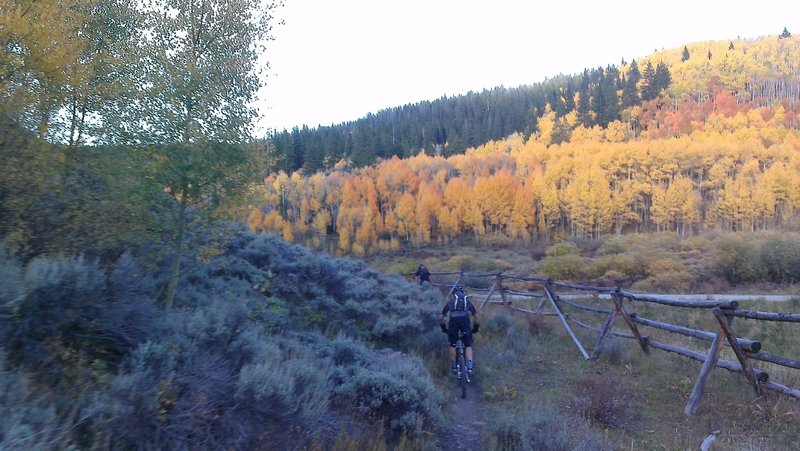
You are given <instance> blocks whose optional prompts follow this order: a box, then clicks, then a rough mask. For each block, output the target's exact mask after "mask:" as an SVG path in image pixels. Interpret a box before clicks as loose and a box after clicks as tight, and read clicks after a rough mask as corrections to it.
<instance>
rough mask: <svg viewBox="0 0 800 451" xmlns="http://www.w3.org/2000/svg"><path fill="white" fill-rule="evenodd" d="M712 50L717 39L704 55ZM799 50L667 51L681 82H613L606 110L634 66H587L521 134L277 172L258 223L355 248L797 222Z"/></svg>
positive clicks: (749, 44)
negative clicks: (462, 149) (459, 150)
mask: <svg viewBox="0 0 800 451" xmlns="http://www.w3.org/2000/svg"><path fill="white" fill-rule="evenodd" d="M701 48H702V49H711V50H709V51H708V52H707V53H705V54H703V55H699V53H700V52H699V50H698V49H701ZM798 52H800V40H798V39H797V38H794V37H784V38H778V37H768V38H763V39H760V40H757V41H731V42H728V43H726V44H725V46H721V44H718V43H706V44H694V45H691V46H686V48H685V49H682V50H681V49H676V50H673V51H664V52H660V53H658V54H656V55H654V56H653V58H659V59H661V60H663V61H668V62H669V63H663V64H662V63H659V65H658V67H664V68H665V69H663V70H662V71H663V73H665V74H666V73H674V74H675V80H674V81H672V82H671V83H670V84H669V86H667V87H665V88H661V92H660V93H656V92H651V93H650V94H648V93H647V92H648V91H647V90H648V87H649V86H650V84H649V83H648V82H646V80H647V79H648V78H647V77H646V76H645V77H644V78H642V80H643V81H640V82H639V83H638V84H636V90H633V87H632V86H631V87H630V88H629V89H626V87H625V86H626V85H625V84H624V83H623V84H622V85H621V86H618V85H615V87H614V88H613V89H612V87H611V86H610V85H609V87H608V88H607V91H606V92H608V93H609V94H608V96H606V97H605V98H610V99H612V102H611V103H610V104H609V103H606V104H605V105H606V107H604V108H600V105H601V104H602V102H600V101H598V100H596V98H597V97H596V96H598V95H600V93H602V92H603V89H600V88H602V86H603V83H611V81H613V82H614V83H618V82H620V81H621V80H630V79H631V78H633V77H632V75H631V73H632V72H633V68H634V67H635V65H634V63H633V62H631V64H630V65H628V66H626V67H625V69H626V70H625V71H618V70H617V69H615V68H613V67H609V68H608V69H606V70H603V71H599V73H602V74H604V76H601V77H599V78H597V79H596V82H591V81H590V80H591V75H590V74H589V73H585V74H584V75H583V76H582V77H578V79H580V80H583V81H582V82H581V84H583V85H584V86H585V87H586V88H580V87H579V88H578V93H577V95H575V99H576V101H575V103H574V109H569V105H567V104H566V103H563V102H562V103H559V102H555V104H554V105H551V103H549V102H548V103H546V104H545V105H544V108H543V111H542V112H543V115H542V116H540V117H537V118H536V128H535V132H533V133H532V134H530V136H527V135H526V133H524V132H523V133H514V134H512V135H510V136H508V137H506V138H503V139H498V140H493V141H490V142H488V143H486V144H482V145H479V146H475V147H474V148H471V149H470V150H468V151H467V152H466V153H463V154H449V155H439V154H438V151H437V147H436V146H433V147H432V148H424V149H422V150H418V149H417V150H414V152H413V153H414V155H412V156H408V157H406V158H402V159H401V158H399V157H397V156H394V157H391V158H387V159H384V160H382V161H380V162H378V163H376V164H375V165H373V166H366V167H358V165H357V164H355V162H352V161H340V162H339V163H338V164H337V165H336V166H335V167H334V168H332V169H330V170H326V171H320V172H317V173H309V172H307V171H305V170H302V171H296V172H292V173H288V172H284V171H279V172H278V173H274V174H272V175H271V176H269V177H268V178H267V179H266V182H265V184H264V187H263V188H264V192H263V193H262V195H263V198H262V199H261V200H260V202H259V203H260V205H261V206H260V207H258V208H256V209H253V210H252V211H251V213H250V215H249V218H248V224H249V225H250V227H251V228H252V229H254V230H259V231H277V232H279V233H281V234H282V235H283V237H284V238H286V239H287V240H291V241H297V242H303V243H306V244H309V245H313V246H317V247H322V248H324V249H326V250H328V251H331V252H341V253H345V254H348V253H351V252H352V253H355V254H356V255H364V254H368V253H371V252H375V251H378V250H385V249H397V248H399V247H400V246H401V245H403V244H405V243H408V244H413V245H421V244H426V243H431V242H444V243H446V242H448V241H450V240H453V239H456V238H459V237H471V238H477V239H478V240H497V239H499V240H501V241H512V240H526V241H530V240H534V241H536V240H550V239H552V238H566V237H576V238H596V237H600V236H603V235H607V234H612V233H616V234H619V233H624V232H627V231H637V232H646V231H662V230H670V231H675V232H677V233H679V234H681V235H683V236H687V235H691V234H693V233H698V232H701V231H703V230H709V229H713V230H723V231H739V230H747V231H753V230H785V229H793V228H794V227H795V225H794V224H796V223H797V222H796V219H797V218H796V216H795V215H796V213H795V212H796V211H797V208H798V207H800V179H798V178H797V174H798V173H800V132H799V131H798V128H799V127H800V121H798V113H800V67H796V66H795V65H796V61H798V59H797V56H798ZM715 53H716V54H717V57H716V59H715V57H714V54H715ZM693 55H694V56H693ZM709 55H711V57H710V58H709ZM701 57H702V58H701ZM673 59H675V61H673ZM681 60H683V61H681ZM734 62H736V63H734ZM647 67H650V66H649V65H648V66H647ZM767 68H769V69H767ZM667 69H668V70H667ZM645 72H646V73H649V72H650V70H647V69H646V70H645ZM596 73H598V72H596ZM653 73H654V74H657V73H658V70H657V69H656V70H653ZM608 76H611V79H609V78H607V77H608ZM604 77H606V78H604ZM618 77H619V78H618ZM626 77H627V78H626ZM604 80H605V81H604ZM609 80H611V81H609ZM598 87H599V88H598ZM537 89H538V88H537ZM587 89H588V92H589V93H590V95H589V96H588V97H585V96H582V95H581V94H580V92H581V91H586V90H587ZM497 92H505V93H508V92H510V91H505V90H498V91H497ZM564 92H567V91H566V90H565V91H564ZM626 92H627V93H629V94H626ZM584 98H589V99H590V100H589V101H588V102H585V101H583V100H581V99H584ZM631 98H635V99H637V100H636V101H635V102H634V101H631V103H630V104H629V105H628V106H626V103H625V102H626V99H631ZM648 98H650V99H649V100H648ZM561 99H562V100H563V99H564V97H563V96H562V97H561ZM455 101H457V100H454V102H455ZM461 101H464V99H461ZM608 105H612V106H613V108H608ZM606 113H607V114H606ZM528 131H529V132H530V131H531V130H528ZM375 149H384V150H385V149H386V148H382V147H380V146H377V147H375ZM387 155H388V154H387Z"/></svg>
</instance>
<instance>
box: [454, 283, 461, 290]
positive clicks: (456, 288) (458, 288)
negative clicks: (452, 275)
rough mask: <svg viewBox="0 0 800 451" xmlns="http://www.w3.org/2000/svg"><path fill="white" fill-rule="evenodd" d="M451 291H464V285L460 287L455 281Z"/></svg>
mask: <svg viewBox="0 0 800 451" xmlns="http://www.w3.org/2000/svg"><path fill="white" fill-rule="evenodd" d="M453 291H464V287H462V286H461V284H460V283H457V284H456V286H455V287H453Z"/></svg>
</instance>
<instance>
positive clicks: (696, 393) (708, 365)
mask: <svg viewBox="0 0 800 451" xmlns="http://www.w3.org/2000/svg"><path fill="white" fill-rule="evenodd" d="M725 322H726V323H727V324H728V325H730V324H731V322H733V317H732V316H730V315H725ZM723 336H724V332H723V330H722V329H720V331H719V332H718V333H717V336H716V337H714V341H712V342H711V347H710V348H709V349H708V355H706V359H705V360H704V361H703V367H702V368H701V369H700V374H699V375H698V376H697V381H695V383H694V388H692V394H691V395H689V402H687V403H686V407H685V408H684V409H683V413H684V415H687V416H688V415H694V414H696V413H697V409H698V408H699V407H700V398H702V397H703V392H705V390H706V383H707V382H708V377H709V376H710V375H711V370H713V369H714V367H715V366H717V360H719V353H720V351H721V350H722V340H723Z"/></svg>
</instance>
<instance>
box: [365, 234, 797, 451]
mask: <svg viewBox="0 0 800 451" xmlns="http://www.w3.org/2000/svg"><path fill="white" fill-rule="evenodd" d="M794 239H795V236H793V235H786V234H784V235H776V234H741V235H719V236H704V237H696V238H691V239H688V240H678V239H677V238H676V237H675V236H674V235H670V234H657V235H641V236H623V237H614V238H611V239H608V240H604V241H602V242H580V243H558V244H556V245H552V246H549V247H544V246H527V247H526V246H511V245H505V244H502V243H500V244H495V245H492V246H483V247H482V246H474V245H469V244H464V245H458V246H456V245H448V246H441V247H428V248H424V249H420V250H417V251H409V252H406V253H404V254H394V255H388V254H387V255H383V256H379V257H376V258H373V259H372V260H371V261H370V263H371V265H372V266H374V267H378V268H379V269H381V270H382V271H385V272H412V271H413V270H414V269H415V268H416V266H417V265H418V264H419V263H424V264H426V265H427V266H428V268H429V269H430V270H431V271H434V272H436V271H464V272H467V273H469V272H472V273H480V272H489V271H502V272H504V273H508V274H516V275H540V276H549V277H553V278H554V279H556V280H569V281H573V282H582V283H591V284H594V285H601V286H614V285H619V286H621V287H622V288H623V289H625V290H629V291H635V292H652V293H670V292H671V293H689V292H691V293H723V292H725V293H781V294H789V295H793V294H796V293H797V287H796V286H795V285H794V284H793V283H779V282H778V281H777V279H772V278H771V276H769V275H768V274H774V273H776V269H775V268H774V267H769V261H770V259H772V260H773V261H774V260H775V259H776V258H777V257H776V256H774V255H768V254H769V251H774V250H775V249H776V246H777V244H778V243H782V244H783V246H782V247H781V249H783V252H782V254H781V256H780V257H781V258H785V259H791V258H793V257H792V255H793V254H792V249H793V245H792V244H791V243H792V240H794ZM731 249H733V251H732V250H731ZM743 249H744V250H743ZM745 251H746V252H750V254H749V255H746V254H745ZM735 252H738V254H735V255H733V254H734V253H735ZM575 261H577V262H578V263H579V265H576V266H578V267H579V270H578V272H572V273H570V271H572V269H571V268H572V265H573V264H574V263H575ZM737 265H744V266H743V267H737ZM747 271H751V272H754V273H759V274H762V275H761V276H760V280H753V281H750V279H748V278H747V277H750V276H748V272H747ZM568 275H572V276H571V277H567V276H568ZM559 276H562V277H559ZM784 277H786V280H790V278H791V274H790V273H785V275H784ZM438 279H439V280H438V281H439V282H445V279H446V278H445V277H441V276H440V277H438ZM487 280H488V279H474V280H473V279H468V280H467V284H468V286H486V284H487V283H489V282H487ZM436 281H437V276H434V282H436ZM506 285H512V284H510V283H506ZM668 288H671V289H668ZM513 289H515V290H519V291H534V292H541V291H540V290H535V285H534V284H531V283H527V284H525V283H520V284H518V285H517V286H513ZM431 290H435V289H433V288H431ZM468 291H469V290H468ZM557 291H558V290H557ZM559 292H560V291H559ZM471 294H472V295H473V296H474V297H475V298H478V299H482V297H483V296H485V292H483V293H482V292H479V291H473V293H471ZM754 298H755V296H754ZM625 302H626V308H628V309H629V311H631V312H636V313H637V314H638V315H640V316H642V317H646V318H649V319H654V320H658V321H662V322H668V323H672V324H676V325H681V326H686V327H692V328H696V329H702V330H708V331H716V330H718V327H719V326H718V324H717V323H716V320H715V319H714V317H713V315H712V314H711V312H710V311H707V310H699V309H681V308H674V307H667V306H662V305H657V304H650V303H643V302H631V301H625ZM538 303H539V299H530V300H514V305H515V306H518V307H523V308H528V309H533V308H535V307H536V306H537V305H538ZM580 303H581V304H584V305H593V306H596V307H603V308H611V303H610V301H609V300H606V299H602V298H600V299H591V298H587V299H586V300H585V301H580ZM740 308H742V309H748V310H759V311H771V312H784V313H797V312H800V296H799V297H798V298H797V299H792V300H789V301H787V302H768V301H764V300H758V299H753V300H750V301H742V302H740ZM432 309H434V310H435V308H432ZM565 309H566V310H567V313H568V314H569V315H570V317H572V318H575V319H578V320H579V321H581V322H584V323H588V324H591V325H593V326H595V327H601V326H602V324H603V321H604V320H605V315H598V314H596V313H591V312H584V311H579V310H576V309H574V308H571V307H569V306H566V307H565ZM545 310H546V311H552V309H551V308H550V307H549V305H548V306H547V308H546V309H545ZM483 314H484V319H483V326H482V329H481V332H480V333H479V334H478V335H477V338H476V351H475V356H476V357H475V359H476V364H477V366H478V368H479V373H478V378H477V381H476V390H477V392H478V394H477V397H478V401H477V403H478V405H479V414H478V416H479V417H480V421H479V422H480V423H481V424H483V426H482V427H483V430H482V435H481V437H482V438H481V446H482V447H485V448H491V449H669V450H673V449H698V448H699V446H700V444H701V442H702V441H703V440H704V439H705V438H706V437H708V436H709V435H711V434H714V435H715V436H716V442H715V445H714V448H716V449H737V450H738V449H742V450H751V449H771V450H772V449H778V450H780V449H794V448H795V444H796V443H797V441H798V440H800V422H798V421H797V420H798V415H800V406H798V404H797V401H796V400H794V399H791V398H789V397H786V396H784V395H780V394H777V393H775V392H771V391H765V393H764V395H763V396H762V397H756V395H755V393H754V391H753V390H752V388H751V387H750V385H749V384H748V382H747V381H746V379H745V378H744V377H743V376H741V375H738V374H732V373H729V372H728V371H726V370H723V369H719V368H718V369H715V370H714V371H713V372H712V375H711V377H710V379H709V382H708V385H707V387H706V391H705V394H704V395H703V397H702V400H701V403H700V411H699V413H698V414H697V415H695V416H692V417H689V416H686V415H684V413H683V411H684V407H685V406H686V403H687V400H688V398H689V395H690V394H691V391H692V388H693V386H694V383H695V380H696V379H697V376H698V374H699V372H700V367H701V362H698V361H695V360H692V359H689V358H686V357H682V356H678V355H676V354H671V353H667V352H664V351H660V350H657V349H651V351H650V353H649V354H645V353H644V352H643V351H642V350H641V349H640V348H639V346H638V344H637V343H635V342H634V341H633V340H628V339H623V338H617V337H609V338H607V339H606V342H605V345H604V349H603V353H602V355H601V357H600V359H599V360H598V361H586V360H584V359H583V357H582V356H581V354H580V352H579V350H578V349H577V347H576V346H575V344H574V343H573V342H572V340H571V339H570V338H569V336H568V334H567V332H566V330H565V329H564V327H563V326H562V325H561V323H560V321H559V320H558V318H556V317H552V316H550V317H547V316H541V317H535V316H533V315H526V314H523V313H520V312H518V311H514V310H511V309H508V308H506V307H504V306H502V305H499V304H487V306H486V308H485V309H484V312H483ZM715 324H717V326H716V327H715ZM572 327H573V330H574V331H575V333H576V335H577V336H578V338H579V340H580V341H581V343H583V345H584V346H585V347H586V348H587V350H588V351H589V352H591V350H592V347H593V346H594V345H595V342H596V341H597V333H596V332H592V331H589V330H586V329H583V328H580V327H578V326H576V325H574V324H573V325H572ZM639 327H640V330H641V331H642V333H643V334H644V335H646V336H649V337H651V338H652V339H654V340H658V341H661V342H663V343H668V344H673V345H677V346H681V347H684V348H687V349H691V350H694V351H698V352H701V353H703V354H705V353H706V352H707V350H708V348H709V345H710V343H709V342H707V341H703V340H699V339H695V338H689V337H684V336H682V335H676V334H672V333H669V332H665V331H660V330H657V329H653V328H649V327H645V326H639ZM732 328H733V330H734V332H735V333H736V334H737V336H739V337H744V338H749V339H752V340H758V341H760V342H761V343H762V346H763V348H762V350H763V351H764V352H768V353H770V354H777V355H781V356H785V357H789V358H796V357H797V356H798V355H800V340H798V339H797V328H798V325H796V324H792V323H776V322H767V321H755V320H749V319H741V318H737V319H735V320H734V321H733V323H732ZM613 330H615V331H618V332H626V331H628V330H627V327H626V326H625V324H624V322H623V320H622V319H621V318H616V319H615V320H614V327H613ZM721 358H722V359H727V360H734V361H735V360H736V359H735V356H734V355H733V353H732V351H731V350H730V349H729V348H727V347H726V348H725V349H723V352H722V354H721ZM446 361H447V357H446V354H445V350H444V348H443V349H442V351H441V352H438V353H434V354H433V355H430V356H429V357H428V358H427V359H426V362H427V365H429V368H430V369H429V371H430V372H431V374H432V375H433V376H434V377H435V379H436V381H437V384H439V385H440V389H441V390H442V392H444V393H445V394H446V396H452V397H453V399H454V401H453V402H455V403H458V402H459V401H457V400H455V387H454V386H452V384H453V381H452V380H451V379H450V377H449V373H448V372H447V368H446V366H445V364H444V362H446ZM751 362H753V365H754V366H756V367H757V368H759V369H762V370H764V371H766V372H768V373H769V375H770V379H771V380H773V381H775V382H778V383H781V384H784V385H787V386H789V387H794V388H796V387H800V372H798V371H796V370H792V369H788V368H784V367H780V366H777V365H773V364H768V363H765V362H758V361H751ZM714 448H712V449H714Z"/></svg>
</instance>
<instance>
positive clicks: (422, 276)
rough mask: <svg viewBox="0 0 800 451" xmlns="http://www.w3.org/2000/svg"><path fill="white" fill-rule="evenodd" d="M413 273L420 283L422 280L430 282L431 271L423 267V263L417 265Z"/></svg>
mask: <svg viewBox="0 0 800 451" xmlns="http://www.w3.org/2000/svg"><path fill="white" fill-rule="evenodd" d="M414 275H415V276H417V277H419V284H420V285H422V282H428V283H431V272H430V271H428V268H427V267H425V265H419V268H417V272H415V273H414Z"/></svg>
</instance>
